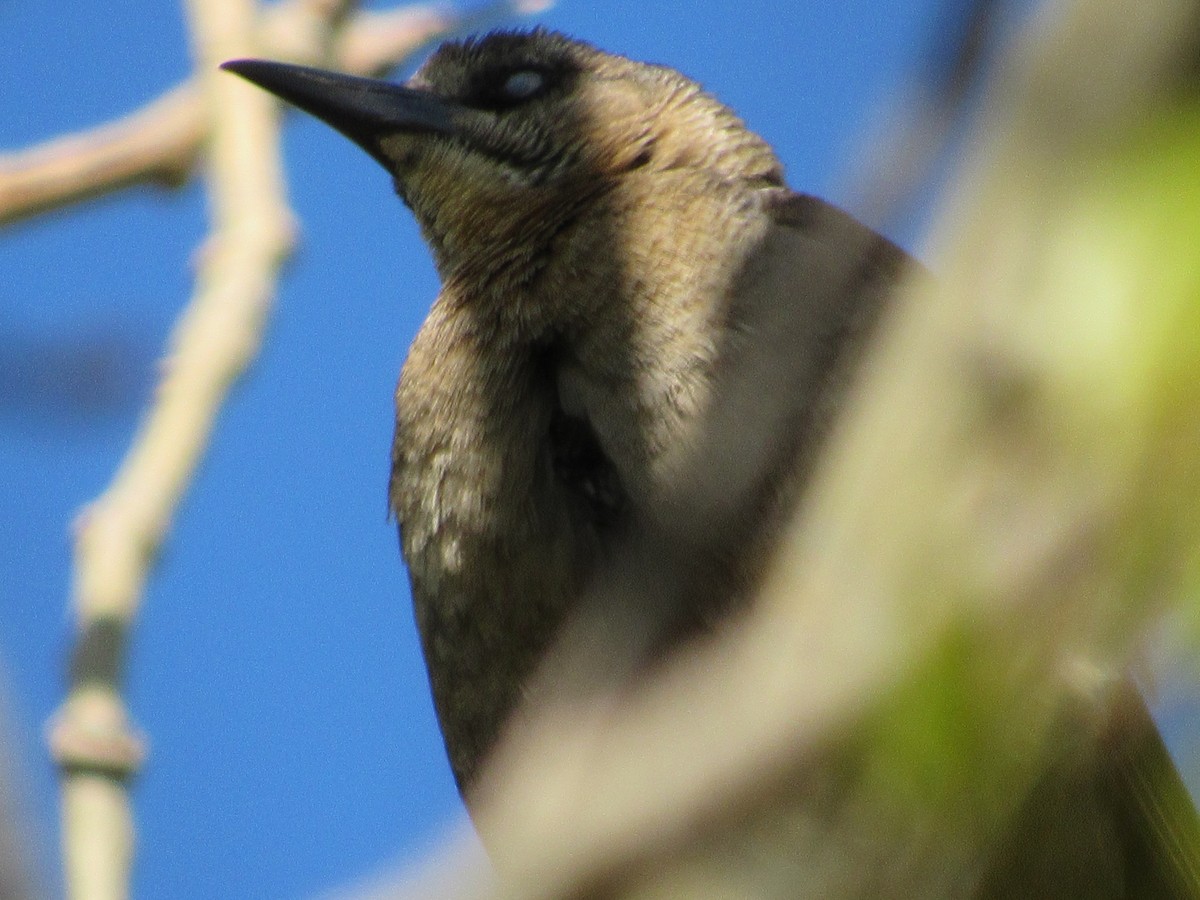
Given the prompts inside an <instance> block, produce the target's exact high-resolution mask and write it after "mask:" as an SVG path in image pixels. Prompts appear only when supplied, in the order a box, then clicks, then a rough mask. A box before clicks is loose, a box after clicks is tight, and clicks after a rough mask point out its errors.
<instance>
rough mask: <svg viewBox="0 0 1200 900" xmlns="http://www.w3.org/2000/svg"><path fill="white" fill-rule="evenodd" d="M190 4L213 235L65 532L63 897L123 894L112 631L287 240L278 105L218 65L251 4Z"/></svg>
mask: <svg viewBox="0 0 1200 900" xmlns="http://www.w3.org/2000/svg"><path fill="white" fill-rule="evenodd" d="M190 10H191V17H192V28H193V33H194V41H195V46H196V57H197V63H198V68H199V71H200V73H201V74H200V75H199V77H198V79H197V81H196V84H197V86H198V89H199V90H201V91H203V97H204V105H205V108H206V109H207V111H208V117H209V121H211V135H212V136H211V139H210V141H209V152H210V155H211V178H210V191H209V195H210V200H211V205H212V219H213V235H212V237H211V238H210V239H209V242H208V246H207V248H206V251H205V253H204V255H203V259H202V261H201V265H200V271H199V273H198V276H197V285H196V293H195V295H194V297H193V299H192V302H191V304H190V305H189V307H188V309H187V312H186V313H185V314H184V316H183V318H182V319H181V320H180V322H179V323H178V325H177V326H176V330H175V333H174V334H173V336H172V347H171V350H170V353H169V355H168V357H167V360H166V363H165V369H166V372H165V375H164V378H163V381H162V383H161V384H160V386H159V391H158V397H157V401H156V403H155V404H154V406H153V408H152V409H151V410H150V411H149V413H148V415H147V417H146V418H145V420H144V421H143V423H142V425H141V428H140V431H139V433H138V435H137V436H136V438H135V440H134V443H133V447H132V448H131V450H130V452H129V454H128V456H127V457H126V459H125V461H124V463H123V464H122V466H121V469H120V470H119V471H118V473H117V475H116V477H115V478H114V480H113V483H112V484H111V485H110V486H109V488H108V489H107V490H106V491H105V493H104V494H103V495H102V496H101V497H100V498H98V499H97V500H96V501H95V502H94V503H93V504H92V505H91V506H90V507H89V508H88V510H87V511H86V512H85V513H84V514H83V516H81V519H80V523H79V527H78V530H77V534H76V547H75V552H76V582H75V606H76V611H77V613H78V616H79V628H80V636H81V637H80V641H79V643H78V644H77V647H76V651H75V658H74V660H73V666H72V686H71V692H70V695H69V696H68V698H67V701H66V703H65V705H64V707H63V709H62V711H61V712H60V714H59V716H58V718H57V720H56V722H55V724H54V726H53V729H52V733H51V746H52V750H53V751H54V753H55V756H56V759H57V761H58V762H59V764H60V766H61V767H62V770H63V807H64V811H63V818H64V822H63V832H64V844H65V848H64V849H65V854H66V869H67V885H68V890H69V892H70V896H72V897H89V898H90V897H95V898H98V900H107V898H120V897H125V896H127V895H128V879H129V866H130V862H131V859H132V837H133V826H132V816H131V812H130V809H129V800H128V794H127V789H126V783H127V781H128V777H129V775H130V774H131V773H132V772H133V771H134V770H135V769H136V768H137V766H138V764H139V763H140V760H141V756H142V751H141V747H140V742H139V740H138V738H137V736H136V735H135V734H134V733H133V732H132V730H131V728H130V726H129V724H128V716H127V714H126V711H125V708H124V703H123V700H122V698H121V695H120V692H119V691H120V687H119V675H120V661H121V658H122V652H121V649H122V648H121V645H122V644H123V636H124V633H125V631H126V629H127V628H128V625H129V623H130V621H131V620H132V619H133V617H134V614H135V613H136V611H137V607H138V605H139V602H140V599H141V595H142V590H143V587H144V584H145V580H146V577H147V574H148V572H149V569H150V566H151V564H152V561H153V559H154V557H155V556H156V553H157V550H158V547H159V544H160V543H161V540H162V537H163V535H164V534H165V533H166V531H167V529H168V527H169V525H170V521H171V518H172V516H173V514H174V511H175V508H176V506H177V505H178V503H179V500H180V498H181V497H182V495H183V493H184V491H185V489H186V487H187V484H188V482H189V480H190V479H191V476H192V472H193V471H194V469H195V466H196V463H197V462H198V460H199V458H200V456H201V454H202V452H203V450H204V447H205V445H206V444H207V442H208V438H209V434H210V432H211V429H212V425H213V421H214V419H215V417H216V414H217V411H218V409H219V408H220V405H221V403H222V402H223V400H224V398H225V395H226V394H227V392H228V390H229V388H230V387H231V385H232V384H233V383H234V382H235V381H236V380H237V378H238V376H239V375H240V374H241V373H242V371H243V370H244V369H245V367H246V366H247V364H248V363H249V362H250V360H251V359H253V357H254V355H255V353H256V351H257V348H258V344H259V340H260V335H261V331H262V323H263V320H264V318H265V316H266V313H267V310H268V308H269V305H270V300H271V296H272V292H273V289H274V279H275V274H276V271H277V269H278V267H279V265H280V264H281V263H282V262H283V260H284V258H285V257H286V256H287V255H288V253H289V252H290V250H291V247H292V236H293V227H292V219H291V214H290V212H289V210H288V208H287V205H286V202H285V199H284V189H283V176H282V173H281V171H280V168H279V165H280V164H279V152H278V116H277V110H276V107H275V105H274V104H273V103H272V102H271V101H270V100H269V99H268V98H267V97H265V96H263V95H262V94H261V93H259V92H256V91H253V90H250V89H248V88H247V86H245V85H242V84H239V83H238V82H236V81H235V80H233V79H229V78H225V77H222V76H221V75H220V73H219V72H218V71H217V68H216V66H217V63H219V62H220V61H221V60H223V59H228V58H229V57H232V56H238V55H244V54H245V53H247V52H248V51H249V50H251V49H252V48H253V46H254V34H255V24H256V20H255V8H254V4H253V2H252V0H192V2H191V3H190Z"/></svg>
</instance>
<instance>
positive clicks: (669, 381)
mask: <svg viewBox="0 0 1200 900" xmlns="http://www.w3.org/2000/svg"><path fill="white" fill-rule="evenodd" d="M223 67H224V68H225V69H227V70H229V71H231V72H233V73H235V74H237V75H240V76H242V77H243V78H245V79H247V80H249V81H251V82H253V83H255V84H257V85H258V86H260V87H262V88H264V89H266V90H267V91H270V92H272V93H274V94H275V95H277V96H278V97H279V98H281V99H282V100H284V101H286V102H288V103H291V104H293V105H295V106H297V107H299V108H300V109H302V110H305V111H307V112H309V113H311V114H313V115H315V116H316V117H318V118H319V119H322V120H323V121H325V122H326V123H328V124H329V125H331V126H332V127H334V128H335V129H337V130H338V131H340V132H341V133H343V134H344V135H345V136H347V137H349V138H350V139H351V140H352V141H354V142H355V143H357V144H358V145H359V146H360V147H361V148H362V149H363V150H365V151H366V152H367V153H368V154H370V155H371V156H372V157H373V158H374V159H375V160H376V161H378V162H379V163H380V164H381V165H382V166H383V168H384V169H385V170H386V171H387V172H388V173H389V174H390V176H391V177H392V179H393V182H394V187H395V190H396V192H397V194H398V195H399V197H400V199H401V200H402V201H403V202H404V203H405V204H406V205H407V206H408V207H409V208H410V209H411V211H412V213H413V215H414V216H415V218H416V220H417V222H418V224H419V226H420V228H421V232H422V235H423V237H424V239H425V241H426V243H427V244H428V246H429V248H430V250H431V252H432V255H433V259H434V263H435V266H436V268H437V271H438V275H439V278H440V281H441V290H440V293H439V294H438V296H437V298H436V300H435V301H434V303H433V305H432V307H431V308H430V311H429V313H428V316H427V318H426V319H425V322H424V323H423V325H422V326H421V328H420V330H419V331H418V333H417V335H416V337H415V338H414V340H413V343H412V345H411V347H410V349H409V352H408V356H407V359H406V360H405V362H404V365H403V369H402V372H401V375H400V379H399V383H398V386H397V389H396V394H395V413H396V429H395V437H394V441H393V446H392V454H391V474H390V483H389V503H390V508H391V510H392V511H393V512H394V514H395V516H396V520H397V523H398V526H399V532H400V541H401V547H402V552H403V556H404V558H405V561H406V563H407V567H408V572H409V578H410V582H411V587H412V595H413V603H414V611H415V618H416V621H417V625H418V630H419V632H420V635H421V641H422V646H423V651H424V654H425V659H426V664H427V669H428V672H429V679H430V686H431V690H432V694H433V700H434V705H435V708H436V712H437V715H438V720H439V723H440V726H441V729H442V733H443V737H444V740H445V745H446V749H447V753H448V756H449V760H450V764H451V768H452V769H453V772H454V776H455V779H456V782H457V784H458V786H459V789H460V791H461V792H462V794H463V796H464V798H465V799H466V801H467V805H468V808H469V807H470V806H471V803H472V793H473V790H474V788H475V786H476V784H477V783H478V780H479V778H480V773H481V771H482V770H483V769H484V768H485V766H486V762H487V759H488V757H489V755H490V754H491V753H492V752H493V750H494V749H495V748H496V746H497V743H498V742H499V741H500V740H501V738H502V736H503V734H504V731H505V728H506V727H509V724H510V722H511V721H512V719H513V716H514V713H515V711H516V710H517V709H518V708H519V707H521V705H522V704H523V703H527V702H529V697H530V695H531V694H536V693H537V692H538V691H540V690H545V689H547V688H546V682H547V679H545V678H542V679H540V680H539V679H538V678H537V677H536V675H537V672H538V671H539V669H541V668H544V667H545V666H546V665H548V662H547V661H548V660H552V659H554V658H555V656H556V654H558V655H559V656H561V655H562V654H563V652H564V651H563V650H562V647H563V646H566V647H568V648H569V651H568V652H567V655H568V656H571V655H578V656H580V657H586V656H587V653H588V652H589V647H590V648H592V650H593V651H595V654H596V658H593V659H591V660H589V661H586V664H585V663H583V662H580V663H579V664H577V665H574V667H566V668H564V669H563V670H562V671H563V672H566V673H568V675H569V676H570V675H571V673H574V674H573V676H571V677H574V679H575V680H576V681H578V682H582V683H583V684H582V686H581V687H580V688H579V689H581V690H586V689H587V687H588V685H587V684H586V682H588V681H589V680H593V679H594V680H599V681H603V680H604V678H605V677H612V676H611V671H610V670H616V671H620V672H629V671H634V670H639V671H640V670H644V669H645V668H648V667H651V666H652V665H653V664H654V663H655V661H656V660H660V659H661V658H663V656H664V655H665V654H667V653H669V652H670V651H671V650H672V648H675V647H678V646H679V645H680V644H681V643H682V642H685V641H686V640H688V639H689V638H691V637H692V636H694V635H696V634H700V633H706V632H709V631H711V630H712V629H714V628H718V627H720V623H722V622H724V621H726V620H728V619H729V618H730V617H731V616H734V615H735V614H736V613H737V611H738V610H740V609H742V608H744V607H745V605H746V604H747V603H748V602H750V601H751V599H752V597H753V594H754V590H755V587H756V585H757V584H758V579H759V578H760V577H761V575H762V572H763V570H764V568H765V565H764V561H765V560H766V559H768V558H769V557H770V554H771V552H772V550H773V549H774V548H775V546H776V545H777V543H778V541H779V535H780V532H781V531H782V529H783V525H784V523H785V522H786V521H787V519H788V514H789V512H790V511H791V510H793V509H794V508H795V507H796V505H797V503H798V502H799V501H800V499H801V498H802V496H803V491H804V489H805V486H806V483H807V481H808V476H809V475H810V473H811V470H812V467H813V465H814V461H815V460H816V458H817V455H818V453H819V452H820V449H821V447H822V445H823V443H824V441H825V438H826V437H827V435H828V433H829V432H830V430H831V428H832V427H833V426H834V424H835V422H836V418H837V414H838V411H839V409H840V408H841V407H842V406H843V405H844V403H845V402H846V396H847V394H848V392H849V390H850V385H851V384H852V382H853V377H854V373H855V372H856V370H857V368H858V366H859V363H860V360H861V358H862V357H863V356H864V354H865V348H867V347H868V346H869V345H870V341H871V338H872V336H873V335H874V334H875V333H876V332H877V330H878V329H879V328H880V322H881V321H882V320H883V319H884V318H885V316H886V312H887V309H888V308H889V305H890V301H891V298H892V297H894V296H895V294H896V292H897V290H898V288H899V286H900V285H901V284H902V283H904V281H905V279H907V278H911V277H916V278H922V277H928V276H927V273H925V272H924V270H923V267H922V266H921V265H920V264H919V263H918V262H916V261H915V260H914V259H913V258H912V257H911V256H909V254H907V253H906V252H905V251H904V250H902V249H901V248H900V247H899V246H897V245H896V244H895V243H893V242H892V241H891V240H889V239H887V238H886V237H884V236H882V235H880V234H878V233H876V232H875V231H873V230H872V229H871V228H869V227H868V226H866V225H865V224H862V223H861V222H859V221H858V220H856V219H855V218H854V217H852V216H851V215H850V214H848V213H846V212H844V211H842V210H840V209H838V208H837V207H835V206H833V205H831V204H829V203H827V202H825V201H823V200H821V199H819V198H817V197H815V196H812V195H810V194H805V193H800V192H796V191H793V190H792V189H791V188H789V187H788V185H787V183H786V181H785V179H784V172H783V166H782V164H781V163H780V161H779V159H778V157H777V156H776V154H775V153H774V151H773V150H772V148H771V147H770V146H769V144H768V143H767V142H766V141H765V140H764V139H763V138H761V137H760V136H759V135H757V134H756V133H755V132H753V131H752V130H750V129H749V128H748V127H747V126H746V125H745V123H744V122H743V121H742V120H741V119H740V118H739V117H738V116H737V115H736V114H735V113H734V112H733V111H732V110H731V109H730V108H729V107H727V106H726V105H724V104H723V103H721V102H720V101H719V100H717V99H716V98H715V97H713V96H712V95H710V94H709V93H707V92H706V91H705V90H704V89H703V88H702V87H701V86H700V85H699V84H698V83H697V82H695V81H693V80H692V79H689V78H687V77H686V76H684V75H682V74H681V73H679V72H677V71H676V70H674V69H672V68H669V67H666V66H661V65H653V64H648V63H643V62H638V61H634V60H631V59H627V58H624V57H622V56H619V55H616V54H612V53H607V52H604V51H602V50H599V49H597V48H595V47H593V46H591V45H590V44H587V43H585V42H583V41H579V40H576V39H574V38H571V37H568V36H565V35H562V34H559V33H556V32H552V31H547V30H543V29H533V30H531V31H497V32H492V33H489V34H487V35H484V36H482V37H471V38H466V39H463V40H455V41H450V42H447V43H445V44H443V45H442V46H441V47H439V48H438V49H437V50H436V51H435V52H434V53H433V54H432V55H431V56H430V58H429V59H428V60H427V61H426V62H425V63H424V64H423V65H422V66H421V67H420V68H419V69H418V70H417V72H416V73H415V74H414V75H413V76H412V78H411V79H409V80H408V81H407V82H406V83H405V84H402V85H401V84H394V83H391V82H388V81H383V80H376V79H366V78H360V77H355V76H349V75H344V74H340V73H335V72H328V71H324V70H320V69H314V68H309V67H305V66H299V65H293V64H290V63H281V62H275V61H268V60H234V61H231V62H228V63H225V64H224V66H223ZM631 584H632V585H633V588H634V589H633V590H626V588H629V587H630V585H631ZM613 596H617V597H621V596H624V597H631V596H632V597H634V598H635V602H626V603H624V604H623V605H620V604H618V605H619V606H620V608H619V609H616V610H609V609H605V608H604V601H605V598H606V597H613ZM598 607H599V612H597V608H598ZM588 615H591V616H592V618H593V620H595V619H596V617H597V616H599V617H600V618H602V619H603V617H605V616H607V617H608V619H607V621H608V622H609V624H610V625H611V624H612V623H613V622H617V623H618V624H619V625H620V626H621V635H622V637H621V638H619V639H615V640H608V641H599V642H597V641H595V640H589V637H588V635H587V634H584V636H583V637H582V638H580V639H578V640H575V641H574V642H573V643H572V642H571V641H570V640H569V638H570V635H571V623H572V622H573V621H575V620H577V619H586V617H587V616H588ZM564 642H565V643H564ZM597 647H599V650H596V648H597ZM614 653H620V654H623V657H624V658H623V659H622V660H621V662H620V664H612V663H611V661H610V660H609V658H608V657H609V656H611V655H612V654H614ZM606 672H608V673H609V675H607V676H606ZM571 677H566V678H565V679H564V680H567V681H569V680H571ZM549 681H554V679H549ZM571 689H574V688H573V687H572V688H571ZM1150 727H1151V728H1152V726H1150ZM1155 737H1157V733H1156V732H1155ZM1160 743H1161V742H1160ZM1156 746H1158V745H1156ZM1164 754H1165V751H1164ZM1000 868H1004V867H1003V866H1001V867H1000ZM1009 869H1012V870H1013V871H1018V872H1019V870H1021V869H1022V866H1021V865H1016V866H1009V867H1008V868H1007V869H1005V871H1006V872H1007V871H1008V870H1009ZM1004 877H1007V875H1006V876H1004ZM994 895H995V896H1003V895H1005V893H1004V891H1003V890H1001V891H998V892H997V893H995V894H994Z"/></svg>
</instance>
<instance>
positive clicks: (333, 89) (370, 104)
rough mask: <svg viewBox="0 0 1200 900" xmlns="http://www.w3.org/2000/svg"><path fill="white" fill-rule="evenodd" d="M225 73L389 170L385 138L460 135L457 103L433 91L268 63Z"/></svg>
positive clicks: (229, 66) (230, 66)
mask: <svg viewBox="0 0 1200 900" xmlns="http://www.w3.org/2000/svg"><path fill="white" fill-rule="evenodd" d="M221 68H222V69H225V70H226V71H228V72H233V73H234V74H237V75H241V76H242V77H243V78H245V79H246V80H247V81H251V82H253V83H254V84H256V85H258V86H259V87H261V88H263V89H264V90H267V91H270V92H271V93H272V94H274V95H275V96H277V97H279V98H280V99H281V100H286V101H287V102H288V103H291V104H292V105H293V106H297V107H299V108H300V109H302V110H304V111H305V112H307V113H311V114H312V115H314V116H316V117H317V118H318V119H321V120H322V121H323V122H326V123H327V124H329V125H332V126H333V127H334V128H336V129H337V130H338V131H340V132H341V133H342V134H344V135H346V137H348V138H350V140H352V141H354V142H355V143H356V144H358V145H359V146H360V147H362V148H363V149H364V150H366V151H367V152H368V153H370V154H371V155H372V156H373V157H375V159H377V160H378V161H379V162H380V163H381V164H383V166H384V167H385V168H388V169H389V170H390V168H391V164H390V161H389V160H388V159H387V158H386V157H385V156H384V154H383V152H382V151H381V149H380V139H382V138H384V137H387V136H388V135H392V134H396V133H399V132H425V133H431V132H432V133H435V134H451V133H453V132H454V130H455V121H454V119H455V116H454V112H455V106H454V104H452V103H448V102H447V101H445V100H443V99H441V98H440V97H438V96H437V95H435V94H432V93H430V92H429V91H423V90H418V89H416V88H409V87H403V86H401V85H398V84H392V83H390V82H387V81H376V80H375V79H371V78H358V77H356V76H354V75H343V74H341V73H340V72H327V71H325V70H323V69H312V68H309V67H308V66H293V65H290V64H288V63H280V62H271V61H269V60H265V59H234V60H230V61H229V62H226V63H222V64H221Z"/></svg>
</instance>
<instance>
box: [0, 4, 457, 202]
mask: <svg viewBox="0 0 1200 900" xmlns="http://www.w3.org/2000/svg"><path fill="white" fill-rule="evenodd" d="M314 5H316V6H330V7H331V9H333V10H334V11H339V10H340V6H339V5H338V4H332V5H331V4H329V3H327V2H321V3H316V4H314V3H313V2H311V0H310V2H307V3H303V2H300V0H292V2H286V3H282V4H279V5H278V6H276V7H273V8H272V9H271V10H270V11H269V12H268V13H267V14H265V16H264V22H263V25H262V27H261V32H260V40H259V41H256V42H253V43H251V44H249V45H247V47H246V48H245V49H244V50H243V55H253V54H255V53H263V54H266V55H268V56H273V57H277V58H279V59H284V60H291V61H297V62H316V61H321V60H326V59H330V58H331V64H333V65H335V66H337V67H340V68H342V69H344V70H345V71H348V72H354V73H358V74H364V75H367V74H379V73H381V72H384V71H386V70H388V69H390V68H392V67H393V66H395V65H396V64H397V63H398V62H400V61H401V60H403V59H405V58H406V57H407V56H409V55H410V54H411V53H412V52H413V51H414V50H415V49H416V48H418V47H420V46H421V45H422V44H424V43H425V42H426V41H428V40H429V39H430V38H432V37H433V36H435V35H437V34H440V33H442V32H444V31H445V30H446V29H447V28H451V27H454V25H456V24H457V23H458V22H459V21H460V20H461V16H460V15H457V14H455V13H452V12H449V11H447V10H445V9H437V8H434V7H432V6H416V7H407V8H403V9H396V10H390V11H387V12H367V13H360V14H358V15H355V16H353V17H352V18H351V19H350V20H349V21H348V22H347V23H346V26H345V28H344V29H343V30H342V31H341V32H340V33H339V36H338V40H337V41H336V43H335V44H334V45H333V50H332V57H331V52H330V50H329V47H330V43H329V40H330V30H329V26H328V23H324V24H322V23H320V22H317V21H314V20H313V15H314V11H313V9H311V8H310V7H312V6H314ZM204 116H205V111H204V102H203V97H202V92H201V90H200V87H199V83H198V82H197V81H196V80H195V79H189V80H188V81H185V82H184V83H182V84H180V85H178V86H177V87H175V88H172V89H171V90H169V91H167V92H166V93H165V94H163V95H162V96H160V97H159V98H157V99H156V100H154V101H152V102H151V103H149V104H147V105H146V106H145V107H143V108H142V109H140V110H138V111H136V112H134V113H132V114H130V115H129V116H126V117H125V118H122V119H118V120H116V121H114V122H109V123H106V124H104V125H101V126H99V127H97V128H94V129H90V130H87V131H81V132H78V133H76V134H71V135H66V136H64V137H60V138H55V139H53V140H50V141H47V142H46V143H44V144H39V145H37V146H34V147H30V148H28V149H26V150H21V151H18V152H15V153H11V154H8V155H7V156H3V157H0V225H5V224H9V223H12V222H16V221H19V220H21V219H25V218H29V217H30V216H35V215H38V214H39V213H44V212H47V211H49V210H53V209H57V208H59V207H61V206H65V205H68V204H71V203H76V202H78V201H80V200H84V199H88V198H92V197H99V196H103V195H105V194H110V193H113V192H114V191H118V190H122V189H123V188H126V187H129V186H131V185H134V184H146V183H148V184H158V185H163V186H167V187H177V186H179V185H181V184H183V183H185V182H186V181H187V179H188V178H189V177H190V176H191V174H192V172H193V171H194V170H195V166H196V162H197V160H198V158H199V154H200V150H201V147H202V144H203V141H204V136H205V127H206V122H205V118H204Z"/></svg>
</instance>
